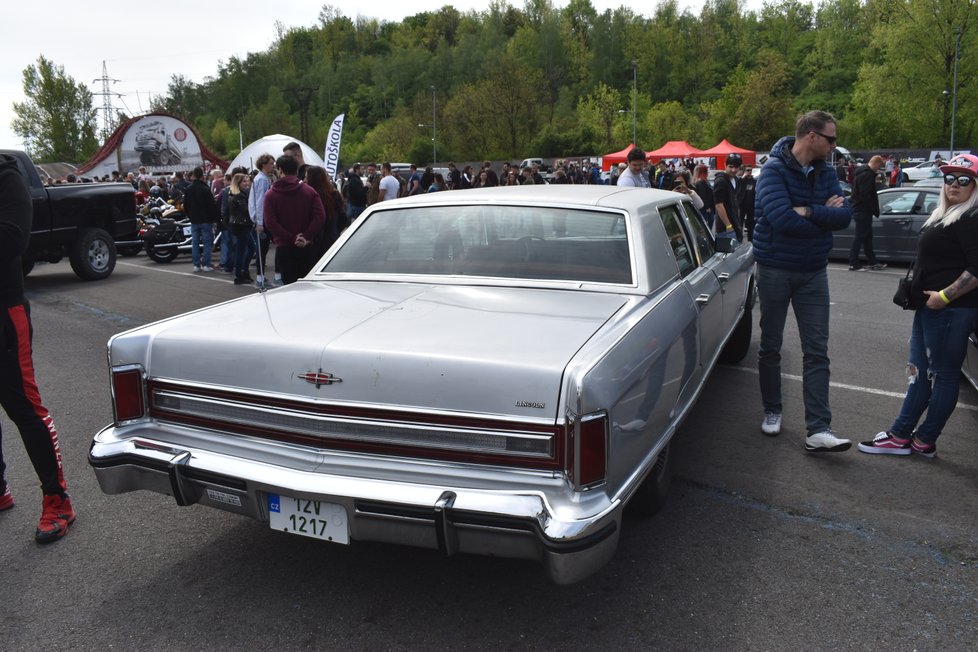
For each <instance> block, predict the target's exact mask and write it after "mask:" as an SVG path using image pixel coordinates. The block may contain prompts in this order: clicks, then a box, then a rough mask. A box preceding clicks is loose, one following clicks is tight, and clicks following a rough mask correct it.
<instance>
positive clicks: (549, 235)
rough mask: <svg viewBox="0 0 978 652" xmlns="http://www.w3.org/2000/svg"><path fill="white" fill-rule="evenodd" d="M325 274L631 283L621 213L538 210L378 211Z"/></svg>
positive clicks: (452, 208) (448, 208) (445, 208)
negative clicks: (428, 275)
mask: <svg viewBox="0 0 978 652" xmlns="http://www.w3.org/2000/svg"><path fill="white" fill-rule="evenodd" d="M321 271H326V272H346V273H373V274H437V275H461V276H483V277H498V278H508V279H528V280H556V281H581V282H588V283H628V284H630V283H631V282H632V268H631V256H630V251H629V244H628V236H627V232H626V229H625V218H624V216H623V215H622V214H621V213H609V212H601V211H591V210H573V209H562V208H541V207H538V206H484V205H479V206H436V207H418V208H413V207H412V208H403V209H398V210H383V211H377V212H375V213H373V214H372V215H371V216H370V217H369V218H368V219H367V221H366V222H365V223H363V224H361V225H359V227H358V228H357V230H356V232H355V233H353V235H352V236H351V237H350V239H349V240H348V241H347V242H346V243H345V244H344V245H343V246H342V248H341V249H340V250H339V251H338V252H337V253H336V255H334V256H333V258H332V259H331V260H330V261H329V262H328V263H327V264H326V265H325V266H324V267H323V269H322V270H321Z"/></svg>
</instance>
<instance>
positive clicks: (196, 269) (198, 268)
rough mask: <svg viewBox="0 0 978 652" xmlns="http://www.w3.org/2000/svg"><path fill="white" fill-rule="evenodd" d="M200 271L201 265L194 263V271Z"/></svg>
mask: <svg viewBox="0 0 978 652" xmlns="http://www.w3.org/2000/svg"><path fill="white" fill-rule="evenodd" d="M199 271H200V265H194V273H195V274H196V273H197V272H199Z"/></svg>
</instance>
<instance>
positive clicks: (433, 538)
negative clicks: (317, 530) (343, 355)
mask: <svg viewBox="0 0 978 652" xmlns="http://www.w3.org/2000/svg"><path fill="white" fill-rule="evenodd" d="M149 431H151V429H146V431H141V432H139V433H138V434H136V435H134V436H129V437H125V438H123V437H120V433H119V432H118V431H117V430H116V429H115V428H114V427H108V428H105V429H103V430H102V431H101V432H99V433H98V434H97V435H96V436H95V439H94V441H93V443H92V447H91V450H90V452H89V456H88V461H89V464H90V465H91V466H92V467H93V468H94V470H95V475H96V477H97V478H98V482H99V485H100V486H101V488H102V491H103V492H105V493H107V494H118V493H125V492H129V491H136V490H140V489H146V490H149V491H154V492H157V493H161V494H166V495H169V496H173V497H174V499H175V500H176V502H177V504H179V505H193V504H198V503H199V504H201V505H206V506H208V507H214V508H217V509H221V510H225V511H229V512H233V513H236V514H241V515H242V516H248V517H251V518H254V519H257V520H260V521H265V522H267V521H268V520H269V515H268V495H269V494H279V495H287V496H293V497H296V498H304V499H309V500H320V501H324V502H329V503H333V504H337V505H342V506H343V507H344V508H345V509H346V513H347V521H348V523H349V534H350V538H351V539H355V540H358V541H377V542H385V543H394V544H404V545H412V546H417V547H421V548H429V549H437V550H440V551H442V552H443V553H444V554H446V555H451V554H456V553H469V554H487V555H495V556H500V557H507V558H514V559H531V560H537V561H539V562H541V563H542V565H543V566H544V570H545V572H546V573H547V575H548V577H549V578H550V579H551V580H552V581H553V582H555V583H557V584H570V583H573V582H577V581H580V580H582V579H584V578H586V577H588V576H589V575H592V574H593V573H595V572H596V571H597V570H598V569H600V568H601V567H602V566H604V565H605V564H606V563H607V562H608V561H609V560H610V559H611V558H612V557H613V556H614V554H615V550H616V549H617V546H618V538H619V533H620V526H621V505H620V504H619V503H613V504H606V505H605V506H604V509H601V511H599V512H598V513H595V514H582V513H580V512H575V511H573V509H568V505H572V504H574V503H573V501H572V502H571V503H567V504H563V505H561V506H560V507H559V508H555V507H554V506H553V505H552V504H551V501H550V500H548V499H547V496H546V495H545V494H544V493H543V492H541V491H539V490H537V489H534V488H529V489H527V490H525V491H523V490H512V489H501V488H498V487H494V488H491V489H473V488H466V487H463V486H451V485H449V484H448V483H439V484H422V483H419V482H417V481H411V482H405V481H402V480H396V479H393V478H384V477H383V476H384V475H385V474H378V476H379V477H373V476H372V477H370V478H364V477H362V476H361V477H356V476H352V475H349V474H343V473H332V472H330V468H329V465H328V464H323V463H322V459H321V458H319V460H318V461H316V462H313V461H310V460H305V463H302V461H301V460H299V463H297V464H290V465H289V466H284V465H280V464H276V463H272V462H264V461H256V460H254V459H248V458H246V457H242V456H239V455H234V454H229V453H230V451H228V450H227V449H225V450H223V451H221V452H215V451H213V450H207V449H203V448H197V447H194V446H186V445H182V444H181V445H174V444H170V443H163V442H161V441H159V440H155V439H153V438H152V437H148V436H145V435H149V434H151V432H149ZM284 457H285V455H280V458H281V459H280V460H276V459H275V456H274V455H271V456H269V459H271V460H273V462H274V461H284ZM292 461H293V462H294V461H296V460H292ZM346 472H347V473H348V472H349V470H348V469H347V470H346ZM387 475H390V474H387Z"/></svg>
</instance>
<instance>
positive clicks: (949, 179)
mask: <svg viewBox="0 0 978 652" xmlns="http://www.w3.org/2000/svg"><path fill="white" fill-rule="evenodd" d="M974 180H975V178H974V177H971V176H968V175H967V174H962V175H961V176H955V175H953V174H945V175H944V185H945V186H951V185H954V182H955V181H957V182H958V185H959V186H961V187H962V188H967V187H968V186H970V185H971V182H972V181H974Z"/></svg>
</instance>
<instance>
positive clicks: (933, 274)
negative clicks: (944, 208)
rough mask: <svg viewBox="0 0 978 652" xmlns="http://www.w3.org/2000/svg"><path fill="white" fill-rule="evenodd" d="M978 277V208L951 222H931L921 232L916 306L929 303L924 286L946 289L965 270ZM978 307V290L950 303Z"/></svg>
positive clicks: (914, 291)
mask: <svg viewBox="0 0 978 652" xmlns="http://www.w3.org/2000/svg"><path fill="white" fill-rule="evenodd" d="M965 270H968V272H969V273H970V274H971V275H972V276H974V277H975V278H978V209H975V208H973V209H971V210H970V211H968V212H967V213H965V214H964V215H962V216H961V218H960V219H958V220H957V221H956V222H954V223H953V224H951V225H949V226H929V227H927V228H925V229H923V230H921V232H920V239H919V240H918V242H917V263H916V264H915V265H914V268H913V285H912V290H913V295H914V308H915V309H917V308H921V307H923V305H924V303H926V296H927V295H925V294H924V293H923V291H924V290H934V291H937V290H943V289H944V288H946V287H947V286H949V285H951V283H954V282H955V281H956V280H958V277H959V276H961V272H963V271H965ZM956 306H961V307H969V308H976V307H978V290H972V291H971V292H968V293H967V294H965V295H963V296H961V297H958V298H957V299H954V300H953V301H951V303H950V305H949V307H951V308H953V307H956Z"/></svg>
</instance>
